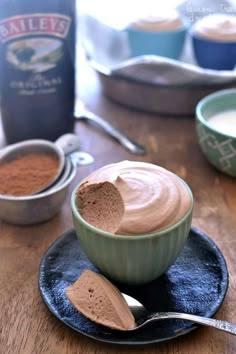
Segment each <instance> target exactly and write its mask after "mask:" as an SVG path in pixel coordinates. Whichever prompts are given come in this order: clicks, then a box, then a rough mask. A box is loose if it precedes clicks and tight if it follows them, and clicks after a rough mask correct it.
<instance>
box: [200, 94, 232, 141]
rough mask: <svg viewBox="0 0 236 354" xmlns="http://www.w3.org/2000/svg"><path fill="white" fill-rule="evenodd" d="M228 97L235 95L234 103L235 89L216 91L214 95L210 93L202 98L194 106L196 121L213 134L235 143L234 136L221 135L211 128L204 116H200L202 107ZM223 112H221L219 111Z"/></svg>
mask: <svg viewBox="0 0 236 354" xmlns="http://www.w3.org/2000/svg"><path fill="white" fill-rule="evenodd" d="M228 95H235V101H236V88H232V89H225V90H220V91H216V92H214V93H211V94H210V95H207V96H206V97H204V98H202V99H201V100H200V101H199V102H198V104H197V106H196V110H195V113H196V119H197V120H198V121H199V122H200V123H201V124H202V125H203V126H204V127H206V128H208V129H209V130H210V131H211V132H212V133H213V134H215V135H220V136H221V137H224V138H227V139H228V138H231V139H232V140H235V141H236V136H234V135H230V134H226V133H222V132H221V131H220V130H217V129H215V128H213V127H212V126H211V124H209V123H208V120H207V119H205V117H204V115H203V114H202V110H203V108H204V106H205V105H206V104H208V103H209V102H210V101H211V100H214V99H217V98H219V97H221V98H222V97H224V96H228ZM227 110H230V109H226V110H225V111H227ZM220 112H223V111H220Z"/></svg>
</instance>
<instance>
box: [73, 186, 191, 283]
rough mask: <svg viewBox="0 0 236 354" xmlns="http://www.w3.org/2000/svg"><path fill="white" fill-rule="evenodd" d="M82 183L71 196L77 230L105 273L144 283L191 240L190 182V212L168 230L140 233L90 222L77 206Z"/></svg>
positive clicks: (115, 277) (173, 259) (161, 269)
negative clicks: (116, 232)
mask: <svg viewBox="0 0 236 354" xmlns="http://www.w3.org/2000/svg"><path fill="white" fill-rule="evenodd" d="M81 183H82V182H81ZM183 183H184V184H185V182H184V181H183ZM185 185H186V184H185ZM78 187H79V186H77V187H76V188H75V190H74V191H73V193H72V197H71V207H72V214H73V221H74V227H75V231H76V234H77V237H78V238H79V240H80V242H81V244H82V247H83V249H84V251H85V253H86V255H87V256H88V258H89V259H90V261H91V262H92V263H93V264H94V265H95V266H96V267H97V268H98V269H100V270H101V272H102V273H103V274H104V275H106V276H108V277H110V278H112V279H114V280H116V281H119V282H122V283H127V284H144V283H147V282H150V281H151V280H154V279H156V278H157V277H159V276H160V275H162V274H163V273H165V272H166V271H167V269H168V268H169V267H170V266H171V265H172V264H173V263H174V261H175V260H176V258H177V257H178V255H179V254H180V252H181V250H182V248H183V246H184V244H185V242H186V240H187V237H188V233H189V230H190V225H191V220H192V208H193V196H192V193H191V190H190V189H189V187H188V186H187V185H186V188H187V189H188V190H189V194H190V196H191V200H192V204H191V208H190V210H189V211H188V212H187V214H186V215H185V216H184V217H183V218H182V219H181V220H180V221H179V222H178V223H176V224H175V225H173V226H171V227H168V228H166V229H165V230H162V231H159V232H154V233H151V234H146V235H138V236H125V235H114V234H112V233H109V232H105V231H102V230H100V229H97V228H95V227H93V226H92V225H90V224H88V223H87V222H86V221H85V220H84V219H83V218H82V216H81V215H80V213H79V212H78V209H77V207H76V191H77V189H78Z"/></svg>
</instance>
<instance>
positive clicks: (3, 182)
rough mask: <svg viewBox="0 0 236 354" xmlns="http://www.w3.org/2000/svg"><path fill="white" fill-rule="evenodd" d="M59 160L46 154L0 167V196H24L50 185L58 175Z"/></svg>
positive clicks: (17, 160) (21, 158) (21, 159)
mask: <svg viewBox="0 0 236 354" xmlns="http://www.w3.org/2000/svg"><path fill="white" fill-rule="evenodd" d="M58 168H59V160H58V159H57V158H56V157H53V156H50V155H46V154H29V155H25V156H22V157H19V158H17V159H15V160H13V161H11V162H7V163H4V164H2V165H0V194H7V195H13V196H23V195H30V194H32V193H35V192H37V191H39V190H41V189H43V188H45V187H46V186H47V185H49V184H50V183H51V182H52V181H53V180H54V178H55V177H56V175H57V173H58Z"/></svg>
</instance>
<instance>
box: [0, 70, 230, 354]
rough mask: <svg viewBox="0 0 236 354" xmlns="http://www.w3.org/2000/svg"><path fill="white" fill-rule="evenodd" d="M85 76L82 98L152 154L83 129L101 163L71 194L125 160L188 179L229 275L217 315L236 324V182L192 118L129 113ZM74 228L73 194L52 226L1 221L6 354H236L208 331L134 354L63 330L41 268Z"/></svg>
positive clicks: (85, 142) (0, 338) (0, 306)
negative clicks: (202, 145) (47, 298)
mask: <svg viewBox="0 0 236 354" xmlns="http://www.w3.org/2000/svg"><path fill="white" fill-rule="evenodd" d="M85 68H86V67H85ZM83 73H84V74H85V72H84V68H83ZM83 77H84V80H83V81H82V80H81V82H79V93H80V96H81V98H82V99H83V100H84V102H85V103H86V104H87V106H88V107H89V108H90V109H91V110H92V111H94V112H96V113H99V114H100V115H102V116H103V117H104V118H106V119H107V121H110V122H111V123H113V124H114V125H115V126H116V127H117V128H119V129H120V130H122V131H123V132H126V133H127V134H129V136H130V137H131V138H133V139H136V140H137V141H139V142H140V143H142V144H144V145H145V146H146V147H147V155H145V156H144V157H142V156H135V155H131V154H130V153H128V152H127V151H125V150H124V149H123V148H122V147H121V146H120V145H119V144H118V143H117V142H115V141H114V140H112V139H111V138H109V137H108V136H107V135H105V134H104V133H103V132H101V131H99V130H98V129H96V128H94V127H88V126H87V125H85V124H84V123H82V122H80V123H77V126H76V131H77V132H78V134H79V136H80V137H81V142H82V149H83V150H84V151H87V152H89V153H91V154H92V155H93V156H94V158H95V162H94V163H93V164H92V165H88V166H86V167H80V168H79V170H78V173H77V176H76V179H75V181H74V182H73V184H72V185H71V190H72V189H73V187H74V186H75V185H76V184H77V183H78V181H80V180H81V178H83V177H85V176H86V175H87V174H88V173H90V172H91V171H93V170H94V169H97V168H98V167H100V166H102V165H104V164H107V163H112V162H116V161H120V160H123V159H132V160H134V159H137V160H144V161H148V162H152V163H155V164H158V165H161V166H163V167H165V168H167V169H169V170H170V171H173V172H174V173H176V174H178V175H179V176H181V177H183V178H184V179H185V180H186V182H187V183H188V184H189V186H190V187H191V189H192V191H193V194H194V197H195V206H194V213H193V226H196V227H198V228H199V229H201V230H202V231H204V232H205V233H206V234H208V235H209V236H210V237H211V238H212V239H213V240H214V241H215V242H216V244H217V245H218V246H219V248H220V249H221V251H222V252H223V254H224V256H225V258H226V261H227V265H228V269H229V274H230V281H229V289H228V292H227V295H226V298H225V300H224V303H223V305H222V306H221V308H220V310H219V311H218V313H217V314H216V316H215V317H216V318H218V319H224V320H228V321H235V322H236V307H235V299H236V284H235V282H236V262H235V256H236V240H235V237H236V220H235V214H236V188H235V183H236V182H235V179H232V178H229V177H227V176H225V175H223V174H221V173H219V172H217V171H216V170H215V169H214V168H213V167H211V166H210V165H209V164H208V163H207V161H206V160H205V158H204V157H203V155H202V154H201V152H200V149H199V146H198V143H197V139H196V133H195V126H194V119H193V118H181V117H179V118H175V117H168V118H167V117H162V116H159V115H150V114H147V113H140V112H135V111H133V110H129V109H128V108H124V107H121V106H119V105H116V104H115V103H113V102H111V101H109V100H108V99H106V98H105V97H103V96H102V94H101V90H100V87H99V83H98V81H97V80H96V77H95V75H94V73H93V72H92V70H91V69H89V68H86V74H85V75H84V76H83ZM1 144H3V134H2V132H1ZM70 228H72V218H71V212H70V193H69V194H68V197H67V200H66V202H65V204H64V206H63V208H62V210H61V212H60V213H59V214H58V215H57V216H56V217H54V218H53V219H52V220H51V221H49V222H46V223H44V224H41V225H35V226H32V227H17V226H12V225H7V224H5V223H3V222H0V284H1V286H0V353H2V354H38V353H44V354H63V353H70V354H72V353H81V354H86V353H89V354H93V353H96V354H105V353H113V354H115V353H116V354H117V353H145V354H151V353H168V354H174V353H175V354H177V353H181V354H187V353H188V354H192V353H199V354H208V353H211V354H222V353H225V354H230V353H232V354H233V353H236V337H234V336H231V335H228V334H224V333H222V332H218V331H217V330H213V329H209V328H205V327H202V328H200V329H199V330H197V331H194V332H192V333H191V334H189V335H186V336H183V337H181V338H179V339H177V340H174V341H170V342H166V343H162V344H160V345H152V346H150V347H143V348H127V347H116V346H110V345H106V344H102V343H98V342H95V341H92V340H90V339H87V338H86V337H84V336H82V335H78V334H76V333H74V332H73V331H72V330H70V329H69V328H67V327H66V326H65V325H63V324H62V323H61V322H60V321H59V320H57V319H56V318H55V317H54V316H53V315H52V314H51V313H50V312H49V311H48V309H47V308H46V306H45V305H44V303H43V301H42V299H41V297H40V294H39V291H38V268H39V263H40V260H41V258H42V255H43V253H44V252H45V251H46V250H47V248H48V247H49V246H50V244H51V243H52V242H53V241H54V240H56V238H58V237H59V236H60V235H61V234H62V233H64V232H65V231H66V230H68V229H70Z"/></svg>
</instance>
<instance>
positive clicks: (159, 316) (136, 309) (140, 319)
mask: <svg viewBox="0 0 236 354" xmlns="http://www.w3.org/2000/svg"><path fill="white" fill-rule="evenodd" d="M122 295H123V297H124V298H125V300H126V302H127V304H128V306H129V308H130V310H131V312H132V313H133V316H134V318H135V322H136V324H137V327H135V328H133V329H130V330H129V331H136V330H138V329H140V328H143V327H144V326H146V325H147V324H148V323H151V322H156V321H160V320H168V319H179V320H187V321H191V322H195V323H199V324H202V325H204V326H208V327H214V328H216V329H219V330H221V331H224V332H227V333H231V334H234V335H236V324H234V323H230V322H227V321H221V320H215V319H213V318H207V317H201V316H196V315H190V314H187V313H178V312H156V313H154V314H152V313H150V312H149V311H148V310H147V309H146V308H145V307H144V306H143V305H142V304H141V303H140V302H139V301H138V300H136V299H134V298H133V297H131V296H129V295H126V294H123V293H122Z"/></svg>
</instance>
